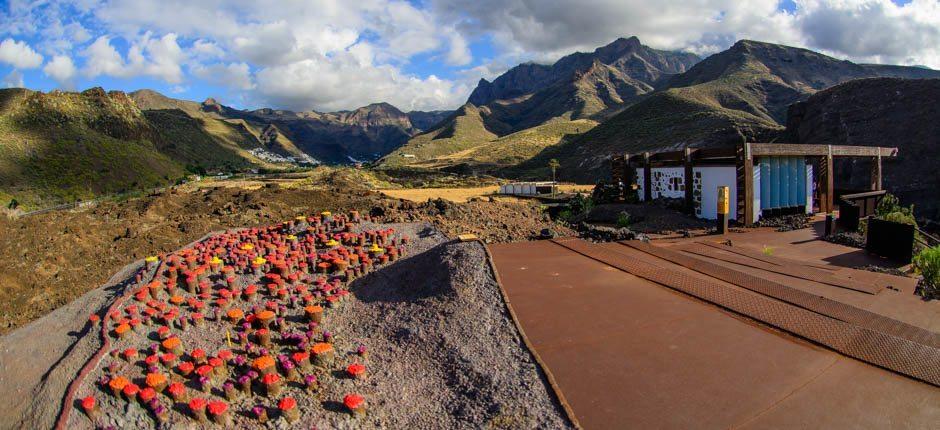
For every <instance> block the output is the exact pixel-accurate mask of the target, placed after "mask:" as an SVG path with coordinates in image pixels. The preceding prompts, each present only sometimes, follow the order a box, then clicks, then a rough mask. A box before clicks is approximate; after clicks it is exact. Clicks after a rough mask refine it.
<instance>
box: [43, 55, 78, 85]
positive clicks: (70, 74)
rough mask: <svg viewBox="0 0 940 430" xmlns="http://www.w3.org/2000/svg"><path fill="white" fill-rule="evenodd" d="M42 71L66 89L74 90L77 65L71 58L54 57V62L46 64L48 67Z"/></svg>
mask: <svg viewBox="0 0 940 430" xmlns="http://www.w3.org/2000/svg"><path fill="white" fill-rule="evenodd" d="M42 71H43V72H44V73H45V74H46V75H47V76H49V77H51V78H52V79H54V80H55V81H56V82H58V83H59V85H62V86H63V87H64V88H66V89H73V88H74V82H73V79H74V78H75V64H74V63H73V62H72V58H71V57H69V56H67V55H56V56H54V57H52V60H50V61H49V62H48V63H46V67H43V69H42Z"/></svg>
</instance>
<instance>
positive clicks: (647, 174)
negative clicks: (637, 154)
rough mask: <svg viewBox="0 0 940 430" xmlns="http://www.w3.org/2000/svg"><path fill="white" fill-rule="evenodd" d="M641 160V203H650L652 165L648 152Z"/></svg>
mask: <svg viewBox="0 0 940 430" xmlns="http://www.w3.org/2000/svg"><path fill="white" fill-rule="evenodd" d="M643 160H644V168H643V201H645V202H650V201H652V200H653V164H652V163H650V153H649V152H644V153H643Z"/></svg>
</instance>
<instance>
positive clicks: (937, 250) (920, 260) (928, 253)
mask: <svg viewBox="0 0 940 430" xmlns="http://www.w3.org/2000/svg"><path fill="white" fill-rule="evenodd" d="M913 263H914V264H913V265H914V270H915V271H917V273H920V275H921V276H923V279H922V280H921V281H920V285H919V286H918V293H919V294H920V295H921V296H924V297H927V298H932V299H938V298H940V246H935V247H933V248H927V249H924V250H923V251H921V252H920V253H919V254H917V255H916V256H914V261H913Z"/></svg>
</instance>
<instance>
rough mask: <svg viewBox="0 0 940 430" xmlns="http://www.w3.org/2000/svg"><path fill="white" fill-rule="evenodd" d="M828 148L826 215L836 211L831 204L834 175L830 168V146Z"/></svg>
mask: <svg viewBox="0 0 940 430" xmlns="http://www.w3.org/2000/svg"><path fill="white" fill-rule="evenodd" d="M828 146H829V154H828V155H826V213H831V212H832V211H834V210H835V209H836V208H835V205H833V202H832V200H833V197H834V196H833V194H834V192H835V191H834V188H835V177H834V176H835V175H834V174H833V173H834V172H833V167H832V145H828Z"/></svg>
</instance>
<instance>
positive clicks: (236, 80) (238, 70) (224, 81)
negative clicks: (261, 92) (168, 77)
mask: <svg viewBox="0 0 940 430" xmlns="http://www.w3.org/2000/svg"><path fill="white" fill-rule="evenodd" d="M193 74H195V75H196V76H198V77H200V78H202V79H203V80H205V81H206V82H210V83H212V84H216V85H221V86H224V87H228V88H234V89H238V90H250V89H252V88H254V87H255V84H254V83H253V82H252V80H251V70H250V68H249V67H248V64H246V63H231V64H221V63H216V64H211V65H208V66H202V65H198V66H196V67H194V68H193Z"/></svg>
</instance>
